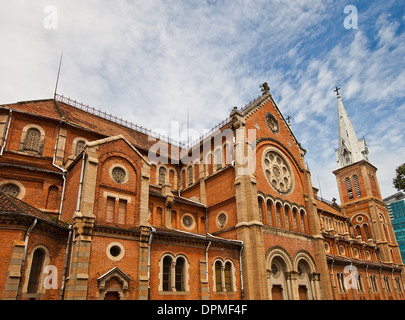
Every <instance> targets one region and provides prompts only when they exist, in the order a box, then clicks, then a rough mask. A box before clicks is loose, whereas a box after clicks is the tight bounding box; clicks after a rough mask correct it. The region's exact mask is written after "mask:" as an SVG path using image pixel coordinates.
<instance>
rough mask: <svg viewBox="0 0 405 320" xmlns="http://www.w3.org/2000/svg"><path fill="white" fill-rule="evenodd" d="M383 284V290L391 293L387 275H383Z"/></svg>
mask: <svg viewBox="0 0 405 320" xmlns="http://www.w3.org/2000/svg"><path fill="white" fill-rule="evenodd" d="M384 285H385V290H386V291H387V292H388V293H391V285H390V280H389V279H388V277H387V276H384Z"/></svg>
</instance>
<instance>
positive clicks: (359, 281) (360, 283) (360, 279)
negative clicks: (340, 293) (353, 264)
mask: <svg viewBox="0 0 405 320" xmlns="http://www.w3.org/2000/svg"><path fill="white" fill-rule="evenodd" d="M357 291H358V292H364V286H363V277H362V276H361V274H360V273H359V274H357Z"/></svg>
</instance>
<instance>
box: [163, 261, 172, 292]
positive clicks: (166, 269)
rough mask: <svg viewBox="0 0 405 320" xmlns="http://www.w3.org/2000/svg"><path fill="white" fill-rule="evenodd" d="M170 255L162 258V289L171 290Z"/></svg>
mask: <svg viewBox="0 0 405 320" xmlns="http://www.w3.org/2000/svg"><path fill="white" fill-rule="evenodd" d="M171 278H172V257H170V256H166V257H164V258H163V291H172V285H171V284H172V281H171Z"/></svg>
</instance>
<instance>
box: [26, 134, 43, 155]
mask: <svg viewBox="0 0 405 320" xmlns="http://www.w3.org/2000/svg"><path fill="white" fill-rule="evenodd" d="M40 142H41V132H40V131H39V130H38V129H37V128H29V129H28V131H27V134H26V136H25V139H24V144H23V151H30V152H33V153H39V152H40V148H41V145H40Z"/></svg>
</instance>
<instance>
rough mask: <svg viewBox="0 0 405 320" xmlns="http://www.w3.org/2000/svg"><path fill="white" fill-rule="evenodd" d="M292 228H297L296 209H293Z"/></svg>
mask: <svg viewBox="0 0 405 320" xmlns="http://www.w3.org/2000/svg"><path fill="white" fill-rule="evenodd" d="M293 222H294V230H297V209H295V208H294V209H293Z"/></svg>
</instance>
